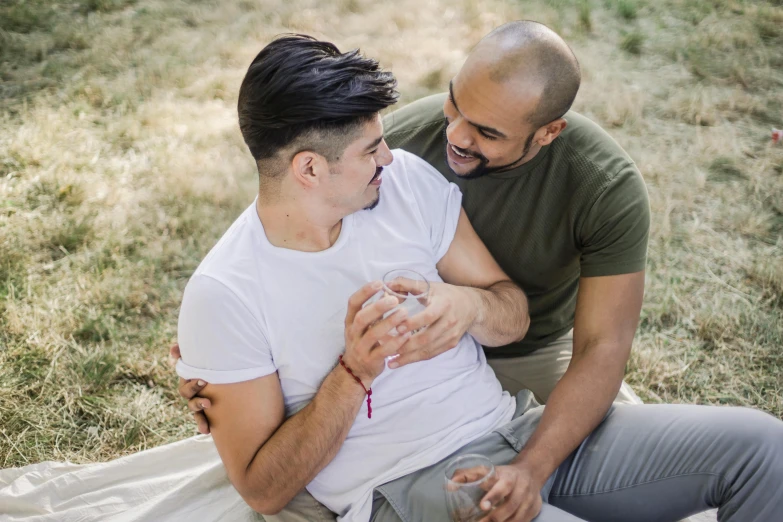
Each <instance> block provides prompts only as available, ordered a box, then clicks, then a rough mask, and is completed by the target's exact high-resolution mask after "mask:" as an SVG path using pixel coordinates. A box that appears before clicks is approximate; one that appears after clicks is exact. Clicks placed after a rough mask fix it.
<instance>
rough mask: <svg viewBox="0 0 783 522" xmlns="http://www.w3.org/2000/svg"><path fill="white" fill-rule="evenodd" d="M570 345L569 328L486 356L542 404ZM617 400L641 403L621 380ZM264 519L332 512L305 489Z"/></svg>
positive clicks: (317, 519)
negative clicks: (503, 354)
mask: <svg viewBox="0 0 783 522" xmlns="http://www.w3.org/2000/svg"><path fill="white" fill-rule="evenodd" d="M573 347H574V333H573V330H572V331H570V332H568V333H567V334H565V335H564V336H562V337H560V338H559V339H557V340H556V341H554V342H553V343H552V344H549V345H547V346H545V347H543V348H540V349H538V350H536V351H535V352H533V353H531V354H530V355H526V356H524V357H516V358H507V359H489V360H488V361H489V365H490V366H491V367H492V369H493V370H495V375H497V378H498V380H499V381H500V384H501V385H502V386H503V389H504V390H506V391H508V392H509V393H511V395H513V396H516V395H517V393H519V391H520V390H522V389H528V390H530V391H532V392H533V394H534V395H535V397H536V400H537V401H538V402H539V403H541V404H544V403H546V400H547V398H549V394H550V393H551V392H552V390H553V389H554V387H555V384H557V381H559V380H560V378H561V377H562V376H563V374H564V373H565V371H566V369H567V368H568V363H569V362H571V353H572V352H573ZM616 401H617V402H621V403H626V404H641V403H642V401H641V399H639V397H638V396H637V395H636V394H635V393H634V392H633V390H632V389H631V387H630V386H628V385H627V384H626V383H625V382H623V384H622V386H621V388H620V393H619V394H617V399H616ZM264 520H266V521H267V522H335V520H336V516H335V515H334V513H332V512H331V511H329V510H328V509H326V507H324V506H323V505H322V504H321V503H319V502H318V501H317V500H315V499H314V498H313V497H312V495H310V493H308V492H307V491H306V490H305V491H302V492H301V493H299V494H298V495H297V496H296V497H294V499H293V500H292V501H291V503H290V504H288V506H286V508H285V509H284V510H283V511H281V512H280V513H278V514H277V515H264Z"/></svg>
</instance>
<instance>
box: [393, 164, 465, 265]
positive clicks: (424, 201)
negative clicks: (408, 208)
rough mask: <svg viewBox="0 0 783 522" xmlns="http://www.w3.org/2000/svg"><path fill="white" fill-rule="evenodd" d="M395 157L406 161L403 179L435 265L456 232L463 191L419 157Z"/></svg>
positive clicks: (446, 249) (444, 253)
mask: <svg viewBox="0 0 783 522" xmlns="http://www.w3.org/2000/svg"><path fill="white" fill-rule="evenodd" d="M398 154H400V155H401V156H402V157H404V158H405V160H404V162H405V165H404V168H405V172H406V177H407V179H408V183H409V185H410V190H411V193H412V194H413V197H414V199H415V200H416V206H417V207H418V210H419V213H420V215H421V217H422V221H423V224H424V226H425V228H426V229H427V232H428V234H429V237H430V244H431V246H432V252H433V256H434V258H435V262H436V263H437V262H438V261H440V260H441V258H442V257H443V256H445V255H446V252H448V250H449V246H451V242H452V241H453V240H454V234H456V232H457V224H458V222H459V215H460V210H461V208H462V192H460V190H459V187H457V186H456V185H455V184H454V183H449V182H448V181H447V180H446V178H444V177H443V176H442V175H441V173H440V172H438V171H437V170H436V169H435V168H434V167H433V166H432V165H430V164H429V163H427V162H426V161H424V160H423V159H421V158H419V157H418V156H416V155H414V154H410V153H407V152H403V151H399V153H398Z"/></svg>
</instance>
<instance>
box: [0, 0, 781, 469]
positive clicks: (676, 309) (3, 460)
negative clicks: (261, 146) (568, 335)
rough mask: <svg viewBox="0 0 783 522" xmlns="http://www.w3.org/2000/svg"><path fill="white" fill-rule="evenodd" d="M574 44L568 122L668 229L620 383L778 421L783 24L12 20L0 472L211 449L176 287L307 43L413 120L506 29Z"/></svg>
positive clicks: (126, 0)
mask: <svg viewBox="0 0 783 522" xmlns="http://www.w3.org/2000/svg"><path fill="white" fill-rule="evenodd" d="M518 18H532V19H536V20H539V21H542V22H545V23H548V24H550V25H551V26H552V27H554V28H555V29H556V30H558V31H560V32H561V34H562V35H563V36H564V37H565V38H566V39H567V40H568V41H569V42H570V43H571V44H572V46H573V47H574V49H575V51H576V53H577V55H578V56H579V58H580V60H581V62H582V65H583V69H584V84H583V87H582V90H581V92H580V95H579V98H578V101H577V104H576V105H577V107H576V108H577V109H578V110H580V111H582V112H584V113H586V114H587V115H589V116H590V117H592V118H594V119H595V120H596V121H598V122H599V123H601V124H602V125H603V126H604V127H605V128H606V129H607V130H608V131H609V132H610V133H611V134H612V135H613V136H614V137H615V138H616V139H617V140H618V141H619V142H620V143H621V144H622V145H623V146H624V147H625V148H626V149H627V150H628V151H629V152H630V154H631V155H632V156H633V157H634V158H635V159H636V160H637V162H638V164H639V166H640V168H641V170H642V172H643V173H644V176H645V178H646V180H647V184H648V187H649V191H650V197H651V201H652V208H653V213H654V220H653V232H652V237H653V239H652V243H651V245H650V261H649V271H648V282H647V297H646V301H645V306H644V312H643V319H642V325H641V327H640V331H639V334H638V336H637V341H636V344H635V348H634V352H633V357H632V360H631V364H630V366H629V370H628V380H629V381H630V382H631V383H632V385H633V386H634V388H635V389H636V390H637V391H638V392H639V393H640V394H641V395H642V397H643V398H644V399H645V400H647V401H650V402H657V401H672V402H698V403H714V404H743V405H752V406H756V407H759V408H762V409H764V410H766V411H769V412H771V413H773V414H775V415H777V416H779V417H780V416H783V399H781V390H782V389H783V370H782V369H781V368H783V356H781V353H783V349H782V348H783V261H782V260H783V238H782V236H783V144H780V145H778V146H773V145H772V144H771V140H770V136H769V135H770V131H771V128H772V127H773V126H778V127H783V110H782V109H781V107H783V7H781V0H774V1H770V2H764V1H761V0H758V1H750V0H748V1H744V2H743V1H740V0H736V1H732V0H606V1H604V0H583V1H576V0H575V1H566V0H558V1H554V0H551V1H549V2H543V1H542V2H537V1H531V2H528V1H506V0H452V1H445V0H430V1H426V2H423V1H421V0H397V1H395V2H379V1H378V2H371V1H369V0H335V1H333V2H322V1H315V0H266V1H264V2H258V1H251V0H222V1H220V2H218V1H216V0H213V1H206V0H202V1H184V0H138V1H134V0H70V1H65V0H57V1H55V0H51V1H46V0H9V1H5V2H2V3H0V104H2V105H0V467H8V466H18V465H24V464H27V463H32V462H37V461H41V460H45V459H57V460H62V459H69V460H73V461H79V462H84V461H94V460H105V459H109V458H112V457H116V456H119V455H122V454H126V453H129V452H132V451H137V450H140V449H144V448H147V447H150V446H155V445H158V444H162V443H165V442H169V441H173V440H176V439H179V438H183V437H186V436H189V435H191V434H192V433H194V427H193V425H192V424H191V422H190V419H189V416H188V415H187V413H186V411H185V408H184V405H183V404H182V402H181V401H180V400H179V398H178V397H177V395H176V392H175V390H174V382H175V378H174V375H173V372H172V370H171V369H170V368H169V366H168V361H167V348H168V345H169V343H170V342H171V341H172V340H174V338H175V335H176V322H177V309H178V303H179V300H180V295H181V291H182V288H183V287H184V285H185V282H186V281H187V278H188V276H189V274H190V273H191V272H192V270H193V269H194V268H195V267H196V265H197V264H198V262H199V260H200V259H201V257H202V256H203V255H204V254H205V253H206V252H207V251H208V250H209V248H210V247H211V246H212V245H213V244H214V242H215V240H216V239H217V238H218V237H219V236H220V235H221V233H222V231H223V230H224V229H225V228H226V227H227V225H228V224H229V223H231V221H232V220H233V219H234V217H235V216H236V215H237V213H238V212H239V211H240V210H241V209H242V208H244V207H245V206H246V205H247V204H248V202H249V201H250V199H251V198H252V196H253V192H254V189H255V184H256V174H255V172H254V169H253V165H252V162H251V159H250V157H249V154H248V153H247V152H246V150H245V148H244V145H243V143H242V140H241V137H240V135H239V132H238V129H237V125H236V121H235V108H234V106H235V98H236V93H237V90H238V87H239V82H240V80H241V77H242V75H243V73H244V70H245V68H246V66H247V64H248V63H249V61H250V60H251V59H252V57H253V56H254V55H255V53H256V52H257V51H258V50H259V49H260V48H261V47H262V46H263V45H264V43H265V42H267V41H268V40H269V38H270V37H271V36H272V35H274V34H276V33H279V32H283V31H289V30H296V31H299V32H306V33H310V34H313V35H317V36H319V37H324V38H327V39H330V40H332V41H335V42H336V43H338V44H339V45H340V46H341V47H342V48H344V49H349V48H353V47H357V46H358V47H361V48H362V50H363V51H364V52H365V53H366V54H368V55H371V56H374V57H377V58H379V59H380V60H381V61H382V63H383V64H384V65H385V66H387V67H389V68H391V69H393V70H394V72H395V73H396V74H397V76H398V78H399V80H400V85H401V90H402V92H403V103H405V102H408V101H410V100H413V99H415V98H418V97H420V96H423V95H426V94H428V93H432V92H436V91H439V90H442V89H444V88H445V86H446V85H447V82H448V80H449V78H450V77H451V75H452V74H453V73H454V72H455V71H456V70H457V68H458V67H459V66H460V64H461V62H462V60H463V58H464V57H465V53H466V51H467V50H468V49H469V48H470V46H471V45H472V44H473V43H475V42H476V41H477V40H478V39H479V38H480V37H481V36H482V35H484V34H485V33H487V32H488V31H489V30H490V29H492V28H493V27H494V26H496V25H499V24H500V23H502V22H504V21H507V20H512V19H518Z"/></svg>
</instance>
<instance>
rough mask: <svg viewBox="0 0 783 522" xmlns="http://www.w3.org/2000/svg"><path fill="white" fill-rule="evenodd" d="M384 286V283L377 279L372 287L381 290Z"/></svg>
mask: <svg viewBox="0 0 783 522" xmlns="http://www.w3.org/2000/svg"><path fill="white" fill-rule="evenodd" d="M382 286H383V283H381V282H380V281H375V282H374V283H373V284H372V286H371V287H370V288H372V289H373V290H380V289H381V287H382Z"/></svg>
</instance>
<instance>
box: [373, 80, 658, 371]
mask: <svg viewBox="0 0 783 522" xmlns="http://www.w3.org/2000/svg"><path fill="white" fill-rule="evenodd" d="M445 99H446V94H445V93H444V94H437V95H434V96H429V97H427V98H424V99H421V100H419V101H416V102H414V103H411V104H410V105H408V106H406V107H404V108H402V109H400V110H397V111H395V112H393V113H391V114H388V115H387V116H386V117H385V118H384V128H385V135H386V141H387V143H388V144H389V146H390V147H391V148H402V149H405V150H407V151H408V152H412V153H413V154H416V155H417V156H419V157H421V158H423V159H424V160H426V161H427V162H428V163H430V164H431V165H433V166H434V167H435V168H436V169H438V170H439V171H440V173H441V174H443V176H444V177H445V178H446V179H447V180H449V181H451V182H453V183H455V184H456V185H457V186H459V188H460V189H461V190H462V193H463V200H462V205H463V207H464V208H465V212H466V213H467V215H468V217H469V218H470V221H471V223H472V224H473V227H474V228H475V229H476V232H477V233H478V235H479V237H481V239H482V240H483V241H484V243H485V244H486V245H487V248H488V249H489V251H490V252H491V253H492V255H493V256H494V257H495V259H496V260H497V262H498V263H499V264H500V266H501V267H502V268H503V270H505V272H506V273H507V274H508V275H509V276H510V277H511V278H512V279H513V280H514V281H515V282H516V283H517V284H519V286H520V287H522V289H523V290H524V291H525V293H526V294H527V297H528V301H529V306H530V319H531V324H530V329H529V330H528V333H527V335H526V337H525V338H524V339H523V340H522V341H521V342H519V343H514V344H510V345H507V346H504V347H500V348H491V349H487V350H486V352H487V356H489V357H517V356H520V355H525V354H527V353H530V352H532V351H534V350H535V349H537V348H540V347H542V346H543V345H545V344H548V343H549V342H551V341H553V340H555V339H557V338H558V337H560V336H562V335H563V334H565V333H566V332H568V331H569V330H570V329H571V328H573V325H574V309H575V307H576V295H577V290H578V288H579V278H580V277H596V276H608V275H617V274H628V273H633V272H639V271H641V270H644V266H645V261H646V256H647V239H648V235H649V229H650V206H649V202H648V199H647V189H646V187H645V184H644V181H643V180H642V176H641V174H640V173H639V170H638V169H637V168H636V165H635V164H634V162H633V161H632V160H631V158H630V157H629V156H628V154H626V152H625V151H624V150H623V149H622V148H621V147H620V146H619V145H618V144H617V143H616V142H615V141H614V140H613V139H612V138H611V137H610V136H609V135H608V134H607V133H606V132H604V131H603V129H601V128H600V127H599V126H598V125H596V124H595V123H593V122H592V121H590V120H589V119H587V118H585V117H584V116H581V115H579V114H577V113H575V112H569V113H568V114H567V115H566V116H565V119H566V121H567V122H568V125H567V127H566V129H565V130H564V131H563V132H562V134H561V135H560V136H559V137H558V138H556V139H555V140H554V141H553V142H552V143H551V144H550V145H548V146H546V147H543V148H542V149H541V150H540V151H539V153H538V154H536V156H535V157H534V158H533V159H532V160H530V161H529V162H527V163H525V164H523V165H521V166H520V167H517V168H515V169H513V170H509V171H506V172H498V173H493V174H488V175H486V176H484V177H481V178H478V179H472V180H464V179H461V178H459V177H457V176H456V175H455V174H454V172H453V171H452V170H451V169H450V168H449V166H448V163H447V162H446V139H445V134H444V131H445V118H444V116H443V102H444V100H445Z"/></svg>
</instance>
